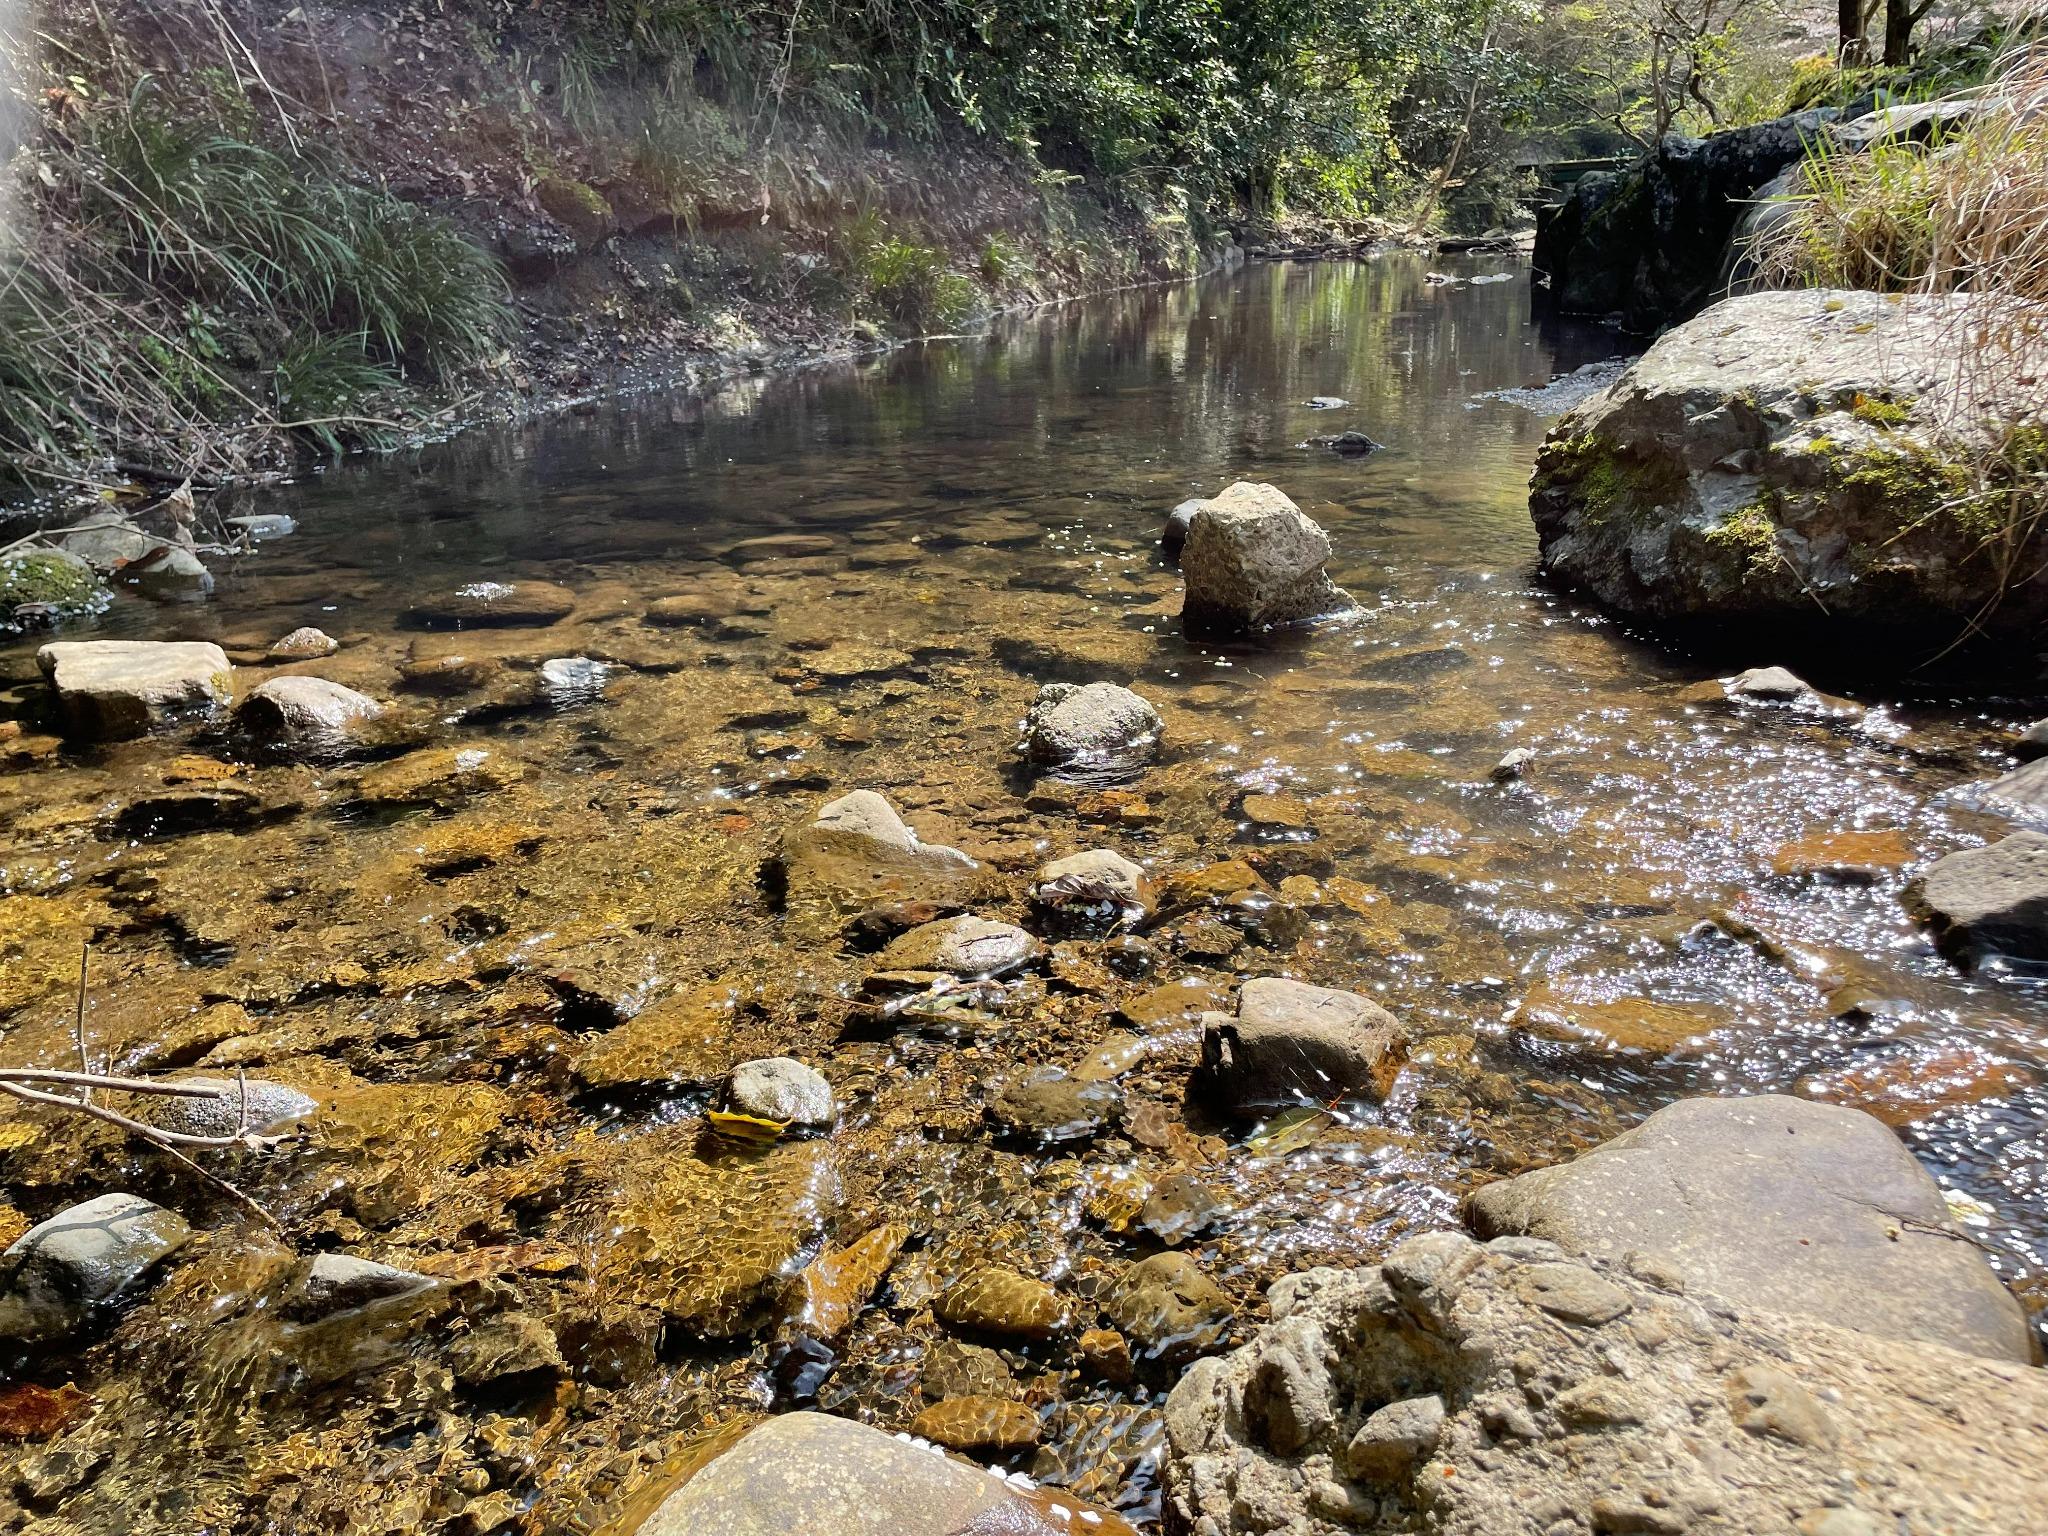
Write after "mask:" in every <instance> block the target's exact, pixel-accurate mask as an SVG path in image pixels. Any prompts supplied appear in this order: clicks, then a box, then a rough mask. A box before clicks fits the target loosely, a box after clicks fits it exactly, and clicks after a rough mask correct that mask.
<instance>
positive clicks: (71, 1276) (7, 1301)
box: [0, 1194, 192, 1343]
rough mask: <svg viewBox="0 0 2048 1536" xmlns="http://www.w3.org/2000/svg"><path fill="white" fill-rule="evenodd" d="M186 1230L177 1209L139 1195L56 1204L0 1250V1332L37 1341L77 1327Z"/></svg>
mask: <svg viewBox="0 0 2048 1536" xmlns="http://www.w3.org/2000/svg"><path fill="white" fill-rule="evenodd" d="M191 1235H192V1228H191V1227H190V1226H189V1225H188V1224H187V1223H186V1221H185V1219H184V1218H183V1217H182V1216H179V1215H177V1214H176V1213H175V1212H172V1211H167V1210H165V1209H164V1208H163V1207H162V1206H160V1205H157V1204H155V1203H153V1202H152V1201H148V1200H144V1199H142V1198H141V1197H140V1196H138V1195H123V1194H107V1195H100V1196H99V1197H97V1198H96V1199H92V1200H87V1201H85V1202H83V1203H82V1204H79V1205H74V1206H72V1207H71V1208H70V1209H69V1210H66V1211H60V1212H59V1213H58V1214H57V1215H55V1216H52V1217H51V1218H50V1219H49V1220H48V1221H45V1222H41V1223H38V1224H37V1225H36V1226H33V1227H31V1228H29V1230H28V1231H27V1232H25V1233H23V1234H22V1236H21V1237H19V1238H17V1239H16V1240H15V1242H14V1243H13V1245H12V1246H11V1247H9V1248H8V1249H7V1251H6V1252H5V1253H4V1254H0V1338H5V1339H16V1340H20V1341H22V1342H24V1343H41V1342H47V1341H52V1340H56V1339H61V1338H63V1337H65V1336H66V1335H69V1334H71V1333H73V1332H75V1331H77V1330H78V1329H79V1328H81V1327H83V1326H84V1325H85V1324H86V1323H88V1322H89V1321H90V1320H91V1318H92V1316H93V1313H94V1311H95V1309H97V1308H99V1307H101V1306H104V1305H106V1304H108V1303H110V1302H113V1301H115V1300H117V1299H118V1298H119V1297H121V1296H122V1295H123V1294H124V1293H126V1292H128V1291H130V1290H132V1289H134V1288H135V1287H136V1286H137V1285H138V1284H139V1283H140V1282H141V1281H142V1279H143V1277H144V1276H145V1275H147V1274H148V1273H149V1272H150V1271H151V1270H152V1269H154V1268H155V1267H156V1265H157V1264H158V1263H159V1262H160V1261H161V1260H162V1259H164V1258H165V1257H167V1256H168V1255H170V1254H172V1253H174V1252H176V1251H177V1250H178V1248H180V1247H181V1246H183V1245H184V1243H185V1241H186V1240H187V1239H188V1238H190V1237H191Z"/></svg>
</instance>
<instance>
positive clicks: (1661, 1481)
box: [1164, 1232, 2048, 1536]
mask: <svg viewBox="0 0 2048 1536" xmlns="http://www.w3.org/2000/svg"><path fill="white" fill-rule="evenodd" d="M1699 1279H1700V1277H1699V1275H1698V1273H1697V1271H1695V1270H1692V1269H1688V1268H1687V1267H1686V1266H1685V1265H1683V1264H1678V1265H1675V1266H1674V1265H1664V1266H1660V1267H1658V1268H1657V1269H1655V1270H1654V1271H1653V1270H1651V1269H1648V1268H1639V1269H1631V1268H1630V1267H1629V1266H1628V1265H1626V1264H1624V1263H1623V1262H1621V1261H1619V1260H1613V1259H1604V1258H1601V1259H1591V1260H1578V1259H1572V1258H1569V1257H1567V1256H1566V1255H1565V1254H1563V1253H1562V1252H1561V1251H1560V1250H1559V1249H1557V1248H1556V1247H1554V1246H1553V1245H1551V1244H1549V1243H1544V1242H1539V1241H1536V1240H1533V1239H1529V1238H1501V1239H1497V1240H1495V1241H1493V1242H1491V1243H1486V1244H1483V1245H1482V1244H1479V1243H1475V1242H1473V1241H1472V1240H1471V1239H1469V1238H1467V1237H1465V1236H1463V1235H1462V1234H1459V1233H1453V1232H1438V1233H1432V1234H1429V1235H1427V1236H1423V1237H1416V1238H1411V1239H1410V1240H1409V1241H1407V1242H1405V1243H1403V1244H1402V1245H1401V1246H1400V1247H1398V1248H1396V1249H1395V1250H1394V1251H1393V1253H1392V1255H1390V1256H1389V1258H1388V1259H1387V1261H1386V1262H1385V1263H1384V1264H1381V1265H1378V1266H1374V1267H1370V1268H1366V1269H1361V1270H1348V1271H1340V1270H1331V1269H1316V1270H1310V1271H1308V1272H1306V1273H1304V1274H1298V1275H1290V1276H1288V1277H1287V1278H1285V1279H1283V1280H1281V1281H1279V1282H1278V1283H1277V1284H1276V1285H1274V1286H1273V1287H1272V1289H1271V1291H1270V1292H1269V1297H1270V1300H1271V1304H1272V1313H1273V1321H1272V1323H1271V1324H1270V1325H1269V1326H1267V1327H1266V1328H1265V1329H1263V1330H1262V1331H1261V1332H1260V1333H1259V1335H1258V1336H1257V1337H1256V1338H1255V1339H1253V1340H1252V1342H1251V1343H1249V1344H1247V1345H1246V1346H1245V1347H1244V1348H1242V1349H1240V1350H1238V1351H1237V1352H1236V1353H1235V1354H1232V1355H1230V1356H1227V1357H1221V1358H1214V1359H1209V1360H1203V1361H1199V1362H1197V1363H1196V1364H1195V1365H1194V1367H1193V1368H1192V1369H1190V1370H1189V1371H1188V1372H1187V1374H1186V1375H1185V1376H1184V1377H1182V1379H1181V1381H1180V1383H1179V1385H1178V1386H1176V1387H1175V1388H1174V1390H1173V1392H1172V1394H1171V1395H1170V1396H1169V1397H1168V1399H1167V1403H1166V1428H1167V1452H1166V1456H1165V1458H1164V1478H1165V1486H1166V1509H1165V1525H1166V1529H1167V1530H1168V1531H1169V1532H1170V1533H1175V1536H1252V1533H1259V1536H1350V1533H1354V1532H1358V1531H1387V1532H1393V1531H1427V1532H1430V1533H1431V1536H1565V1533H1584V1532H1587V1531H1588V1530H1590V1531H1592V1532H1595V1533H1602V1536H1622V1533H1640V1536H1708V1533H1710V1532H1726V1533H1729V1536H1735V1533H1752V1532H1753V1533H1764V1532H1771V1533H1784V1536H1886V1533H1890V1532H1893V1531H1901V1532H1903V1531H1907V1530H1912V1531H1928V1532H1934V1531H1952V1532H1964V1531H1968V1532H1972V1533H1982V1536H2031V1533H2033V1532H2034V1531H2036V1530H2037V1529H2038V1528H2039V1523H2040V1515H2039V1512H2040V1510H2041V1509H2043V1508H2044V1507H2048V1468H2044V1466H2043V1463H2042V1460H2041V1458H2040V1456H2039V1455H2038V1454H2037V1452H2038V1446H2039V1443H2040V1437H2041V1429H2040V1426H2041V1425H2042V1424H2043V1423H2044V1422H2048V1376H2044V1374H2043V1373H2042V1372H2040V1371H2037V1370H2032V1369H2028V1368H2026V1367H2023V1366H2020V1365H2016V1364H2014V1363H2012V1362H2009V1361H1999V1360H1985V1359H1982V1358H1979V1357H1976V1356H1972V1355H1965V1354H1960V1353H1958V1352H1956V1351H1954V1350H1951V1349H1946V1348H1943V1347H1942V1346H1940V1345H1937V1344H1931V1343H1926V1342H1922V1341H1905V1340H1898V1339H1890V1338H1877V1337H1872V1336H1871V1335H1869V1334H1864V1333H1858V1332H1854V1331H1852V1330H1849V1329H1846V1328H1842V1327H1838V1326H1834V1325H1831V1324H1827V1323H1823V1322H1820V1321H1817V1320H1816V1319H1814V1318H1811V1317H1805V1316H1796V1315H1794V1316H1787V1315H1784V1314H1773V1313H1769V1312H1763V1311H1758V1310H1756V1309H1754V1308H1751V1307H1737V1308H1730V1307H1727V1306H1724V1305H1722V1304H1721V1303H1720V1302H1718V1301H1715V1300H1713V1299H1710V1292H1711V1287H1710V1286H1708V1285H1706V1284H1704V1283H1697V1282H1699Z"/></svg>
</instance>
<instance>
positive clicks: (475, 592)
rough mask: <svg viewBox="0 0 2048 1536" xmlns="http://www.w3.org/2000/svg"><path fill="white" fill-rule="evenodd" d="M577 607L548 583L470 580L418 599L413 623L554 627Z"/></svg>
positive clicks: (459, 626)
mask: <svg viewBox="0 0 2048 1536" xmlns="http://www.w3.org/2000/svg"><path fill="white" fill-rule="evenodd" d="M575 608H576V594H575V593H574V592H571V591H570V590H569V589H568V588H567V587H564V586H558V585H556V584H555V583H554V582H551V581H472V582H467V583H465V584H464V585H462V586H459V587H455V588H452V589H451V590H449V591H446V592H439V593H434V594H432V595H430V596H427V597H422V598H420V599H419V600H418V601H417V602H415V603H414V604H413V605H412V608H411V610H410V613H411V617H412V620H413V622H414V623H416V624H422V625H425V626H426V627H428V628H430V629H488V628H499V627H517V626H525V625H541V624H553V623H555V622H556V621H557V620H560V619H566V618H567V617H568V616H569V615H570V614H571V613H573V612H574V611H575Z"/></svg>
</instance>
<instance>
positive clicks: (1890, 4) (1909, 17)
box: [1884, 0, 1920, 64]
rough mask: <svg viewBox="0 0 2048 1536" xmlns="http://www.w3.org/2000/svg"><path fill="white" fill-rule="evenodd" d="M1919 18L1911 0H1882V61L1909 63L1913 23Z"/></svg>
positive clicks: (1911, 54) (1911, 52) (1911, 51)
mask: <svg viewBox="0 0 2048 1536" xmlns="http://www.w3.org/2000/svg"><path fill="white" fill-rule="evenodd" d="M1919 19H1920V16H1919V13H1918V12H1916V11H1915V10H1914V8H1913V0H1884V61H1885V63H1887V64H1909V63H1911V62H1912V59H1913V23H1914V22H1916V21H1918V20H1919Z"/></svg>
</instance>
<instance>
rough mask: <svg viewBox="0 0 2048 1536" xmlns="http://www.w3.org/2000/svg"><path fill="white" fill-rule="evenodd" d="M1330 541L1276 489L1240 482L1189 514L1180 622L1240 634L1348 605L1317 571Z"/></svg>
mask: <svg viewBox="0 0 2048 1536" xmlns="http://www.w3.org/2000/svg"><path fill="white" fill-rule="evenodd" d="M1329 558H1330V538H1329V535H1328V534H1326V533H1324V532H1323V530H1322V529H1321V528H1319V527H1317V526H1316V524H1315V523H1314V522H1313V521H1312V520H1311V519H1310V518H1309V517H1308V516H1307V515H1306V514H1305V513H1303V512H1302V510H1301V508H1299V507H1297V506H1296V505H1295V504H1294V503H1293V502H1292V501H1290V500H1289V499H1288V498H1287V496H1286V495H1285V494H1284V493H1283V492H1282V491H1280V490H1279V489H1278V488H1277V487H1275V486H1271V485H1265V484H1262V483H1260V482H1257V481H1251V480H1240V481H1238V482H1237V483H1235V484H1234V485H1231V486H1228V487H1227V488H1225V489H1224V490H1223V492H1222V493H1221V494H1220V495H1217V496H1214V497H1212V498H1210V499H1209V500H1208V501H1205V502H1203V503H1202V505H1201V506H1200V507H1198V508H1197V509H1196V510H1195V514H1194V516H1193V517H1192V518H1191V519H1190V520H1189V522H1188V533H1187V542H1186V544H1185V546H1184V547H1183V548H1182V549H1181V552H1180V569H1181V576H1182V578H1183V579H1184V580H1185V582H1186V584H1187V598H1186V601H1185V603H1184V604H1183V606H1182V610H1181V612H1182V621H1183V623H1185V624H1186V625H1187V626H1188V628H1190V629H1191V630H1196V631H1214V632H1224V633H1242V632H1246V631H1253V630H1261V629H1269V628H1272V627H1273V626H1275V625H1280V624H1296V623H1300V622H1302V621H1303V620H1306V619H1316V618H1322V617H1324V616H1325V615H1328V614H1333V613H1341V612H1344V611H1346V610H1348V609H1350V608H1352V607H1355V606H1356V605H1355V604H1354V603H1353V602H1352V600H1351V596H1350V594H1349V593H1347V592H1345V591H1344V590H1343V589H1342V588H1341V587H1338V586H1337V585H1335V584H1334V583H1333V582H1331V580H1330V578H1329V575H1328V574H1327V573H1326V572H1325V571H1324V569H1323V564H1324V562H1325V561H1327V560H1328V559H1329Z"/></svg>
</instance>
